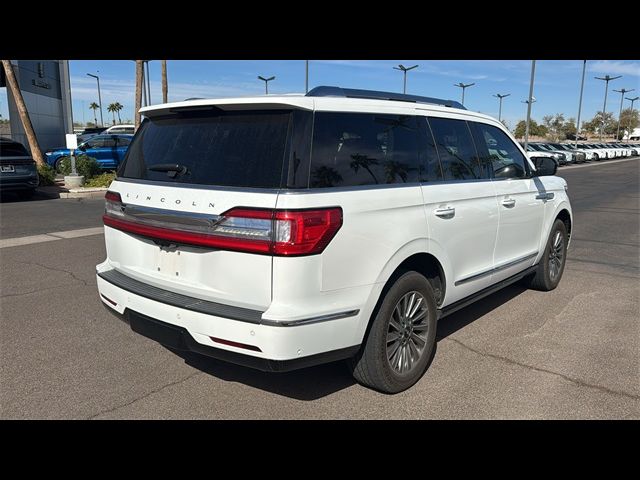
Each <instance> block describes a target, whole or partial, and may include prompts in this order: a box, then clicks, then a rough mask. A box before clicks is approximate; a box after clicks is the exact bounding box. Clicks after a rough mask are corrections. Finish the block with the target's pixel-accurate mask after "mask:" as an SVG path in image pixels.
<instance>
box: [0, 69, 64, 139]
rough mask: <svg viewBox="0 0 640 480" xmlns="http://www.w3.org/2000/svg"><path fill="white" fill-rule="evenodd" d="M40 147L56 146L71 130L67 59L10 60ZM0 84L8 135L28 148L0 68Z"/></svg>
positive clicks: (16, 110)
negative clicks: (9, 132)
mask: <svg viewBox="0 0 640 480" xmlns="http://www.w3.org/2000/svg"><path fill="white" fill-rule="evenodd" d="M11 63H12V64H13V71H14V72H15V75H16V78H17V80H18V86H19V88H20V91H21V92H22V97H23V98H24V102H25V104H26V106H27V111H28V112H29V117H30V118H31V123H32V124H33V129H34V131H35V133H36V137H37V139H38V143H39V144H40V148H41V149H42V150H43V151H45V150H47V149H49V148H55V147H60V146H63V145H64V144H65V137H64V136H65V134H66V133H72V132H73V114H72V111H71V84H70V82H69V61H68V60H11ZM0 87H7V89H6V90H7V103H8V108H9V124H10V129H11V138H12V139H13V140H16V141H18V142H20V143H22V144H23V145H24V146H25V147H27V148H29V143H28V142H27V136H26V134H25V132H24V128H23V127H22V122H21V121H20V115H19V114H18V108H17V106H16V102H15V100H14V98H13V94H12V92H11V88H9V86H8V85H7V84H6V78H5V75H4V69H2V68H0Z"/></svg>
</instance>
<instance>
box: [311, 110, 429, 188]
mask: <svg viewBox="0 0 640 480" xmlns="http://www.w3.org/2000/svg"><path fill="white" fill-rule="evenodd" d="M421 175H422V165H421V160H420V155H419V153H418V123H417V119H416V117H415V116H411V115H386V114H370V113H345V112H317V113H316V114H315V121H314V126H313V143H312V154H311V169H310V179H309V186H310V187H311V188H326V187H349V186H363V185H380V184H403V183H413V182H419V181H420V178H421Z"/></svg>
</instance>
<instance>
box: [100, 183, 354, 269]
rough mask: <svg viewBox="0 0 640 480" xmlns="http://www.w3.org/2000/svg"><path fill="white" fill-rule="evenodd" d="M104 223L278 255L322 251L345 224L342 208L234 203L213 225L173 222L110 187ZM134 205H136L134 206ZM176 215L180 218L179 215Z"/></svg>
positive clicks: (158, 235)
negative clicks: (141, 212) (140, 212)
mask: <svg viewBox="0 0 640 480" xmlns="http://www.w3.org/2000/svg"><path fill="white" fill-rule="evenodd" d="M105 199H106V206H105V214H104V216H103V220H104V224H105V225H107V226H108V227H112V228H115V229H118V230H122V231H124V232H128V233H133V234H136V235H141V236H144V237H148V238H154V239H159V240H165V241H169V242H175V243H180V244H187V245H197V246H201V247H210V248H218V249H221V250H234V251H240V252H247V253H260V254H270V255H278V256H299V255H315V254H318V253H321V252H322V251H323V250H324V249H325V247H326V246H327V245H328V244H329V242H330V241H331V239H332V238H333V237H334V236H335V234H336V232H337V231H338V230H339V229H340V227H341V226H342V209H341V208H339V207H333V208H319V209H313V210H269V209H258V208H232V209H231V210H228V211H227V212H225V213H223V214H222V215H220V216H219V217H218V218H217V219H215V222H212V223H211V225H210V226H206V227H203V226H202V225H198V226H192V225H188V224H185V222H184V215H181V216H180V218H179V220H180V221H179V222H178V221H176V222H175V223H174V222H172V221H171V212H170V211H165V213H164V214H163V215H162V216H161V217H162V220H161V221H159V220H158V218H159V217H156V218H155V219H149V217H145V218H142V217H137V216H135V215H132V214H128V213H127V208H126V206H125V205H124V204H123V203H122V200H121V198H120V194H118V193H115V192H107V194H106V195H105ZM134 208H135V207H134ZM176 220H178V217H176Z"/></svg>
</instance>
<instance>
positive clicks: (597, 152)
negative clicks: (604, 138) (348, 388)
mask: <svg viewBox="0 0 640 480" xmlns="http://www.w3.org/2000/svg"><path fill="white" fill-rule="evenodd" d="M580 148H581V149H586V150H591V151H592V152H593V159H594V160H595V161H600V160H606V159H607V158H609V153H608V152H607V150H606V149H605V148H602V147H596V146H595V145H593V144H592V143H581V144H580Z"/></svg>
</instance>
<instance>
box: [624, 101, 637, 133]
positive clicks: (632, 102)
mask: <svg viewBox="0 0 640 480" xmlns="http://www.w3.org/2000/svg"><path fill="white" fill-rule="evenodd" d="M626 98H627V100H629V101H631V116H630V117H629V135H628V136H627V142H629V140H630V139H631V118H632V116H633V104H634V102H635V101H636V100H638V99H639V98H640V97H633V98H629V97H626Z"/></svg>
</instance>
